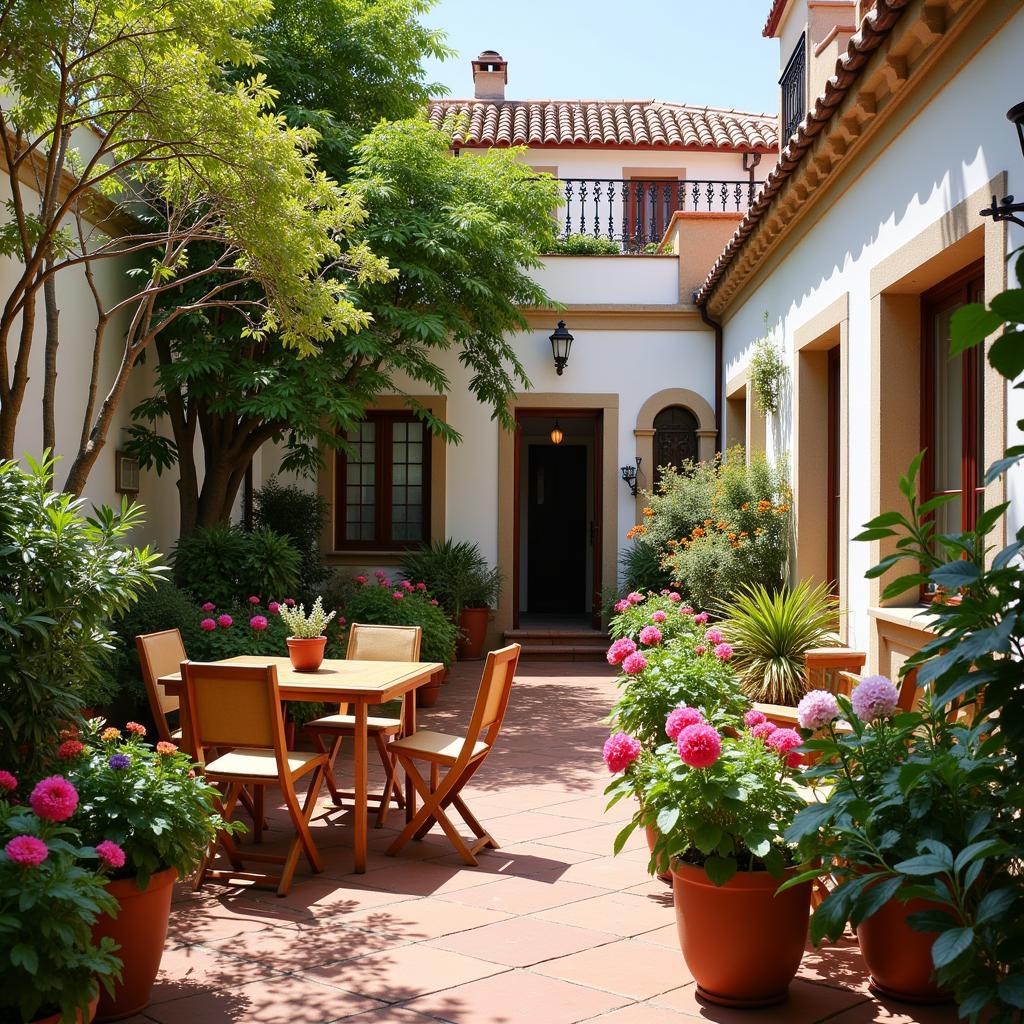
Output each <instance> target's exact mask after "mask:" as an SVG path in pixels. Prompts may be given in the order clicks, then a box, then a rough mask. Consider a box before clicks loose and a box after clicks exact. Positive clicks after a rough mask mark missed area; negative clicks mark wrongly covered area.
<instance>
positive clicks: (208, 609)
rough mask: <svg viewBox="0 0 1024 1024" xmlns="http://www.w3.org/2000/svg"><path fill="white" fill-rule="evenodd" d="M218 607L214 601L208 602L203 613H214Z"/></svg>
mask: <svg viewBox="0 0 1024 1024" xmlns="http://www.w3.org/2000/svg"><path fill="white" fill-rule="evenodd" d="M216 607H217V606H216V605H215V604H214V603H213V602H212V601H207V602H206V604H204V605H203V611H204V612H212V611H213V610H214V609H215V608H216Z"/></svg>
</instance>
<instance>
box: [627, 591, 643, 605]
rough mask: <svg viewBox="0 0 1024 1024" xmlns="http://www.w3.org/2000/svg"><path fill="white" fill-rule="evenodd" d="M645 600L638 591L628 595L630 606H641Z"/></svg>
mask: <svg viewBox="0 0 1024 1024" xmlns="http://www.w3.org/2000/svg"><path fill="white" fill-rule="evenodd" d="M643 599H644V595H643V594H641V593H640V592H639V591H637V590H634V591H633V592H632V593H630V594H627V595H626V600H627V601H628V602H629V603H630V604H640V602H641V601H643Z"/></svg>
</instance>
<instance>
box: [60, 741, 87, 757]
mask: <svg viewBox="0 0 1024 1024" xmlns="http://www.w3.org/2000/svg"><path fill="white" fill-rule="evenodd" d="M83 750H85V745H84V744H83V743H81V741H79V740H65V741H64V742H63V743H62V744H61V745H60V746H59V747H58V748H57V756H58V757H59V758H60V759H61V760H62V761H71V760H73V759H74V758H76V757H78V755H79V754H81V753H82V751H83Z"/></svg>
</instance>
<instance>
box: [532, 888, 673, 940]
mask: <svg viewBox="0 0 1024 1024" xmlns="http://www.w3.org/2000/svg"><path fill="white" fill-rule="evenodd" d="M536 916H537V917H540V918H542V919H543V920H545V921H556V922H558V923H560V924H572V925H576V926H577V927H580V928H593V929H595V930H596V931H603V932H611V933H612V934H614V935H621V936H633V935H641V934H642V933H643V932H649V931H654V930H655V929H656V928H664V927H665V926H666V925H669V924H673V925H674V923H675V911H674V910H673V909H672V905H671V903H669V904H667V905H664V904H661V903H658V902H656V901H655V900H649V899H646V898H644V897H643V896H633V895H630V894H628V893H618V892H615V893H604V894H603V895H601V896H597V897H595V898H594V899H589V900H584V901H582V902H580V903H571V904H569V905H567V906H564V907H557V908H554V909H551V910H545V911H541V912H540V913H538V914H537V915H536Z"/></svg>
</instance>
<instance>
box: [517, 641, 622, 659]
mask: <svg viewBox="0 0 1024 1024" xmlns="http://www.w3.org/2000/svg"><path fill="white" fill-rule="evenodd" d="M519 657H520V658H522V659H528V660H531V661H604V659H605V647H603V646H602V647H598V646H596V645H594V644H523V650H522V653H521V654H520V655H519Z"/></svg>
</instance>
